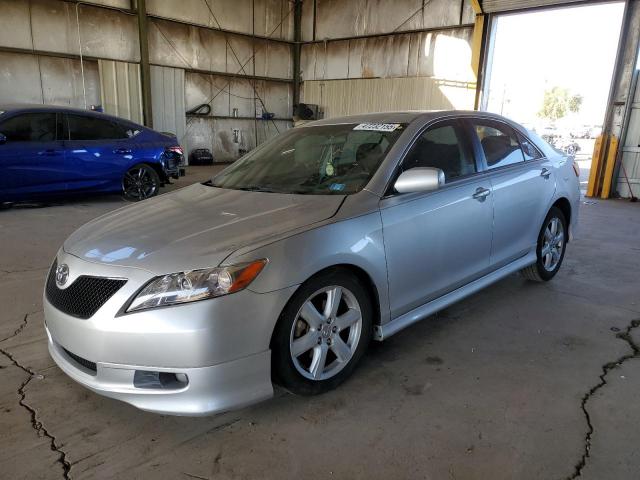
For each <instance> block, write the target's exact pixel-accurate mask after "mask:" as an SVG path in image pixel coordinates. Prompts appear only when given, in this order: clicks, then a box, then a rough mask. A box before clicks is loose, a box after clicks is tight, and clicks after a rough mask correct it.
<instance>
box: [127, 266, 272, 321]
mask: <svg viewBox="0 0 640 480" xmlns="http://www.w3.org/2000/svg"><path fill="white" fill-rule="evenodd" d="M266 264H267V261H266V260H256V261H255V262H250V263H242V264H239V265H232V266H229V267H218V268H208V269H206V270H191V271H188V272H181V273H172V274H170V275H164V276H161V277H156V278H154V279H153V280H151V281H150V282H149V283H148V284H147V285H146V286H145V287H144V288H143V289H142V290H140V292H139V293H138V295H136V297H135V298H134V299H133V301H132V302H131V304H130V305H129V307H128V308H127V312H134V311H137V310H144V309H147V308H154V307H163V306H166V305H176V304H180V303H187V302H195V301H197V300H204V299H206V298H213V297H219V296H221V295H227V294H229V293H233V292H237V291H239V290H242V289H244V288H245V287H247V285H249V284H250V283H251V282H252V281H253V280H254V279H255V278H256V277H257V276H258V274H259V273H260V272H261V271H262V269H263V268H264V266H265V265H266Z"/></svg>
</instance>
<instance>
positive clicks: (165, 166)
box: [0, 105, 183, 202]
mask: <svg viewBox="0 0 640 480" xmlns="http://www.w3.org/2000/svg"><path fill="white" fill-rule="evenodd" d="M181 163H183V152H182V147H180V145H179V143H178V140H177V138H176V137H175V136H171V135H167V134H162V133H158V132H156V131H154V130H151V129H150V128H147V127H143V126H142V125H138V124H136V123H133V122H131V121H129V120H124V119H122V118H117V117H113V116H110V115H106V114H104V113H97V112H91V111H86V110H79V109H73V108H65V107H56V106H46V105H4V106H3V105H0V202H19V201H33V200H42V199H45V198H49V197H51V196H65V195H73V194H87V193H112V192H114V193H117V192H120V193H122V194H124V196H125V198H127V199H128V200H132V201H137V200H144V199H146V198H149V197H152V196H154V195H156V194H157V193H158V191H159V190H160V187H161V186H162V185H164V184H165V183H166V182H169V179H170V178H178V175H179V166H180V164H181Z"/></svg>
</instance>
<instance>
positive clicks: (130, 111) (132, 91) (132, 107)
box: [98, 60, 144, 124]
mask: <svg viewBox="0 0 640 480" xmlns="http://www.w3.org/2000/svg"><path fill="white" fill-rule="evenodd" d="M98 67H99V70H100V92H101V100H102V101H101V103H102V107H103V109H104V111H105V112H106V113H109V114H111V115H115V116H117V117H122V118H128V119H129V120H132V121H134V122H136V123H140V124H142V123H144V121H143V117H142V94H141V91H142V87H141V85H140V65H138V64H134V63H125V62H112V61H109V60H99V61H98Z"/></svg>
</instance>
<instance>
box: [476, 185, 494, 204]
mask: <svg viewBox="0 0 640 480" xmlns="http://www.w3.org/2000/svg"><path fill="white" fill-rule="evenodd" d="M490 193H491V190H489V189H488V188H482V187H478V188H477V189H476V193H474V194H473V195H472V196H473V198H475V199H476V200H478V201H479V202H484V199H485V198H487V197H488V196H489V194H490Z"/></svg>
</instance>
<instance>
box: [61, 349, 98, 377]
mask: <svg viewBox="0 0 640 480" xmlns="http://www.w3.org/2000/svg"><path fill="white" fill-rule="evenodd" d="M62 349H63V350H64V352H65V353H66V354H67V355H69V356H70V357H71V358H73V359H74V360H75V361H76V362H77V363H79V364H80V365H82V366H83V367H84V368H86V369H87V370H91V371H92V372H93V373H96V372H97V371H98V370H97V368H96V364H95V362H92V361H91V360H87V359H86V358H82V357H79V356H78V355H76V354H75V353H71V352H70V351H69V350H67V349H66V348H64V347H63V348H62Z"/></svg>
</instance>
